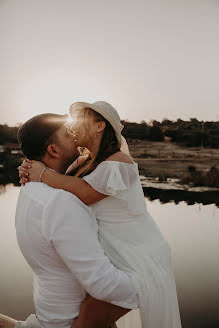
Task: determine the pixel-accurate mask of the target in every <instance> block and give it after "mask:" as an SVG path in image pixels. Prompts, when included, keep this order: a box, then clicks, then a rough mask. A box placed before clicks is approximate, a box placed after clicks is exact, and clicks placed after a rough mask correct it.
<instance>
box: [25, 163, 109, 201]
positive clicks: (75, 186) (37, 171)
mask: <svg viewBox="0 0 219 328" xmlns="http://www.w3.org/2000/svg"><path fill="white" fill-rule="evenodd" d="M19 175H20V178H21V183H22V184H23V185H24V184H25V183H27V182H34V181H35V182H37V181H38V182H39V181H41V182H44V183H46V184H48V185H49V186H51V187H53V188H57V189H63V190H66V191H69V192H70V193H72V194H74V195H75V196H77V197H78V198H79V199H80V200H81V201H82V202H83V203H84V204H86V205H92V204H94V203H96V202H98V201H100V200H101V199H104V198H105V197H107V195H104V194H102V193H100V192H98V191H96V190H95V189H94V188H93V187H91V185H89V184H88V183H87V182H86V181H84V180H83V179H81V178H77V177H73V176H68V175H64V174H61V173H58V172H56V171H54V170H52V169H50V168H48V167H46V166H45V164H43V163H42V162H39V161H29V160H26V161H24V162H23V164H22V165H21V166H20V167H19Z"/></svg>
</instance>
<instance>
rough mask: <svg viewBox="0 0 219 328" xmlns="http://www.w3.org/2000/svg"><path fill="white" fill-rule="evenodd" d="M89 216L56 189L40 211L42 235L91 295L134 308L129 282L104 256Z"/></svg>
mask: <svg viewBox="0 0 219 328" xmlns="http://www.w3.org/2000/svg"><path fill="white" fill-rule="evenodd" d="M90 215H91V212H90V210H89V208H88V207H87V206H86V205H84V204H83V203H82V202H81V201H80V200H79V199H78V198H76V197H75V196H73V195H72V194H70V193H68V192H65V191H63V190H59V191H57V192H56V193H55V196H54V197H53V198H52V199H51V200H50V201H49V203H48V206H47V207H46V209H45V211H44V220H43V222H44V226H43V231H44V235H45V236H46V238H47V239H48V240H49V241H50V242H52V243H53V245H54V247H55V249H56V251H57V253H58V254H59V256H60V257H61V258H62V260H63V261H64V263H65V264H66V266H67V267H68V268H69V269H70V271H71V272H72V273H73V274H74V275H75V276H76V278H77V279H78V280H79V281H80V283H81V285H82V286H83V287H84V288H85V289H86V291H87V292H88V293H89V294H90V295H91V296H93V297H94V298H96V299H99V300H103V301H106V302H110V303H112V304H115V305H118V306H121V307H123V308H126V309H134V308H137V307H138V296H137V292H136V290H135V288H134V286H133V284H132V281H131V279H130V278H129V277H128V275H127V274H126V273H125V272H123V271H120V270H119V269H117V268H115V267H114V266H113V265H112V263H111V262H110V260H109V259H108V258H107V257H106V256H105V254H104V251H103V249H102V248H101V246H100V243H99V240H98V236H97V233H96V230H95V226H94V223H95V222H94V220H93V218H91V216H90Z"/></svg>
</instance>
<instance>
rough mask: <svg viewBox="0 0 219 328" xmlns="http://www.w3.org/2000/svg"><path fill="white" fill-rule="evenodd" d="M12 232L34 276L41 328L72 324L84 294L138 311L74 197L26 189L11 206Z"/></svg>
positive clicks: (127, 281)
mask: <svg viewBox="0 0 219 328" xmlns="http://www.w3.org/2000/svg"><path fill="white" fill-rule="evenodd" d="M16 231H17V240H18V244H19V246H20V249H21V251H22V253H23V255H24V257H25V258H26V260H27V262H28V263H29V265H30V266H31V267H32V269H33V271H34V303H35V308H36V314H37V317H38V319H39V320H40V321H42V322H47V323H48V324H47V326H46V328H49V327H50V326H51V328H52V327H53V323H57V320H59V321H60V322H61V321H62V320H68V319H72V318H75V317H76V316H77V315H78V313H79V308H80V304H81V302H82V301H83V299H84V297H85V296H86V291H87V292H88V293H89V294H90V295H92V296H93V297H95V298H97V299H101V300H104V301H108V302H111V303H113V304H115V305H119V306H122V307H124V308H129V309H132V308H137V307H138V296H137V293H136V290H135V288H134V286H133V284H132V281H131V278H130V277H129V276H128V275H127V273H124V272H122V271H120V270H118V269H116V268H115V267H114V266H113V265H112V264H111V262H110V261H109V259H108V258H107V257H106V256H105V255H104V252H103V249H102V248H101V246H100V243H99V240H98V226H97V222H96V218H95V217H94V214H93V211H92V208H89V207H87V206H86V205H84V204H83V203H82V202H81V201H80V200H79V199H78V198H77V197H75V196H74V195H72V194H70V193H68V192H66V191H63V190H60V189H54V188H51V187H49V186H47V185H45V184H44V183H38V182H31V183H28V184H26V186H25V187H22V188H21V191H20V195H19V199H18V203H17V210H16ZM82 286H83V287H82ZM85 290H86V291H85ZM60 328H62V325H61V324H60Z"/></svg>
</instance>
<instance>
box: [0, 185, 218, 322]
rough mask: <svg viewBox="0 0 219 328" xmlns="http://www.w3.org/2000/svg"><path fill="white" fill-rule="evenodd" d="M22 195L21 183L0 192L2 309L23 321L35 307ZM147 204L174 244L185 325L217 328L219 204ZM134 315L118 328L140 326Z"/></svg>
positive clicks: (173, 250)
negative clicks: (21, 228)
mask: <svg viewBox="0 0 219 328" xmlns="http://www.w3.org/2000/svg"><path fill="white" fill-rule="evenodd" d="M3 191H4V192H3ZM18 194H19V187H14V186H13V185H7V186H6V189H5V190H2V193H1V194H0V210H1V223H2V224H1V231H0V240H1V248H0V263H1V276H0V313H2V314H5V315H8V316H10V317H13V318H15V319H20V320H23V319H25V318H26V317H27V316H28V315H29V314H30V313H33V312H34V307H33V301H32V272H31V270H30V268H29V266H28V265H27V264H26V262H25V260H24V258H23V256H22V254H21V253H20V250H19V248H18V246H17V241H16V234H15V226H14V215H15V209H16V202H17V198H18ZM146 202H147V207H148V210H149V212H150V213H151V214H152V216H153V217H154V219H155V221H156V222H157V224H158V225H159V227H160V229H161V231H162V232H163V234H164V235H165V237H166V239H167V240H168V242H169V244H170V246H171V248H172V254H173V260H174V268H175V276H176V284H177V291H178V299H179V305H180V312H181V318H182V323H183V328H216V327H217V328H218V327H219V238H218V236H219V208H218V207H216V205H214V204H211V205H202V204H194V205H187V203H185V202H179V203H178V204H177V205H176V204H175V203H173V202H170V203H166V204H161V203H160V201H159V200H154V201H149V200H148V199H146ZM135 315H136V316H137V315H138V313H137V311H136V312H133V313H129V314H128V315H127V317H126V318H124V319H123V323H122V322H120V324H119V327H120V328H138V327H133V325H132V319H133V317H134V316H135ZM124 323H125V324H124Z"/></svg>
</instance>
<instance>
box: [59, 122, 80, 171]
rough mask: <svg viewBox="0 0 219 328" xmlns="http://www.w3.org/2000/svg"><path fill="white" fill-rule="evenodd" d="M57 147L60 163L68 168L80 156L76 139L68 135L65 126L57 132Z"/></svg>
mask: <svg viewBox="0 0 219 328" xmlns="http://www.w3.org/2000/svg"><path fill="white" fill-rule="evenodd" d="M56 146H57V151H58V152H59V154H60V161H62V163H63V165H66V167H68V166H69V165H70V164H71V163H73V162H74V161H75V160H76V159H77V158H78V156H79V151H78V149H77V146H76V143H75V142H74V137H73V136H72V135H71V134H69V133H68V131H67V128H66V126H65V125H63V126H62V127H61V128H59V129H58V130H57V131H56Z"/></svg>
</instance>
